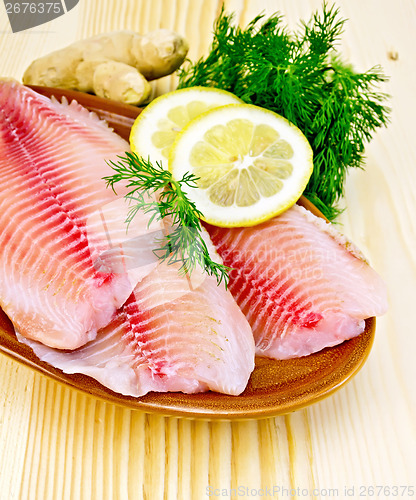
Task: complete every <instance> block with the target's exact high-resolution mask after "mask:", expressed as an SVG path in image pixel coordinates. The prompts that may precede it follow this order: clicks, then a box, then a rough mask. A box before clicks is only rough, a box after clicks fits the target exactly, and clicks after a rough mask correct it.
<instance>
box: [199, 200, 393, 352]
mask: <svg viewBox="0 0 416 500" xmlns="http://www.w3.org/2000/svg"><path fill="white" fill-rule="evenodd" d="M206 228H207V230H208V232H209V234H210V236H211V239H212V242H213V244H214V245H215V247H216V249H217V251H218V253H219V255H220V256H221V257H222V259H223V261H224V263H225V264H226V265H227V266H230V267H231V268H233V270H232V271H231V275H230V284H229V289H230V291H231V293H232V294H233V296H234V298H235V300H236V302H237V304H238V305H239V306H240V308H241V310H242V311H243V312H244V314H245V316H246V317H247V319H248V322H249V323H250V325H251V327H252V330H253V334H254V338H255V343H256V353H257V354H258V355H261V356H267V357H271V358H276V359H287V358H293V357H298V356H305V355H308V354H311V353H313V352H316V351H319V350H321V349H323V348H325V347H329V346H333V345H336V344H339V343H341V342H343V341H344V340H347V339H350V338H352V337H355V336H357V335H359V334H360V333H362V332H363V330H364V327H365V322H364V320H365V319H366V318H369V317H372V316H378V315H382V314H384V313H385V312H386V310H387V293H386V288H385V285H384V282H383V281H382V279H381V278H380V277H379V275H378V274H377V273H376V272H375V271H374V270H373V269H372V268H371V267H370V266H369V264H368V263H367V262H366V261H365V259H364V258H363V256H362V255H361V254H360V252H359V251H358V250H357V249H355V247H354V246H353V245H352V244H351V243H350V242H348V241H347V239H346V238H344V237H342V236H341V235H340V234H338V233H337V232H336V231H335V230H334V229H333V228H332V227H331V226H330V224H327V223H326V222H325V221H324V220H323V219H320V218H318V217H316V216H314V215H313V214H311V213H310V212H309V211H307V210H305V209H304V208H303V207H300V206H298V205H295V206H293V207H292V208H290V209H289V210H287V211H286V212H285V213H283V214H282V215H280V216H278V217H275V218H274V219H272V220H270V221H268V222H265V223H263V224H261V225H258V226H255V227H248V228H233V229H223V228H218V227H213V226H209V225H206Z"/></svg>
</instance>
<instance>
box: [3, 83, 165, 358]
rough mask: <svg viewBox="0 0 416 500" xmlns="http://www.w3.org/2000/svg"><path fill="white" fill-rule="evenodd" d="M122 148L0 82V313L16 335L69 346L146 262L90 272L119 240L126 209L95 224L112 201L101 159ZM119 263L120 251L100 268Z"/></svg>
mask: <svg viewBox="0 0 416 500" xmlns="http://www.w3.org/2000/svg"><path fill="white" fill-rule="evenodd" d="M128 150H129V146H128V143H127V142H126V141H124V140H123V139H122V138H120V137H119V136H118V135H117V134H115V133H114V132H112V130H111V129H110V128H108V126H107V125H106V124H105V123H104V122H103V121H101V120H99V119H98V117H97V116H96V115H94V114H92V113H90V112H88V111H87V110H86V109H84V108H83V107H82V106H80V105H79V104H78V103H76V102H75V101H73V102H72V103H71V104H68V103H67V102H64V103H58V102H57V101H51V100H50V99H48V98H46V97H44V96H41V95H39V94H37V93H36V92H34V91H32V90H31V89H28V88H27V87H24V86H23V85H21V84H19V83H18V82H16V81H13V80H6V79H0V174H1V178H2V187H1V190H0V241H1V242H2V246H1V248H0V306H1V307H2V309H3V310H4V311H5V313H6V314H7V315H8V316H9V318H10V319H11V321H12V322H13V324H14V326H15V328H16V329H17V330H18V331H19V332H20V333H21V334H22V335H24V336H26V337H28V338H32V339H34V340H38V341H40V342H44V343H45V344H47V345H49V346H51V347H55V348H59V349H75V348H78V347H79V346H81V345H83V344H85V343H86V342H88V341H90V340H92V339H93V338H94V337H95V336H96V334H97V330H98V329H100V328H102V327H104V326H105V325H106V324H108V323H109V322H110V321H111V320H112V318H113V316H114V314H115V313H116V311H117V309H118V308H119V307H120V306H121V305H122V304H123V303H124V301H125V300H126V299H127V298H128V296H129V295H130V294H131V291H132V290H133V289H134V286H135V284H136V283H137V280H139V279H141V277H142V276H143V275H145V274H147V272H149V271H150V269H151V268H153V267H154V266H155V265H156V259H154V262H153V263H148V265H147V266H144V268H143V269H140V268H137V266H136V269H131V270H128V269H121V270H120V266H119V265H118V267H117V266H116V265H115V266H114V268H112V266H111V265H109V264H108V262H107V264H106V268H105V269H104V271H105V272H102V271H100V267H99V265H98V264H99V263H100V258H101V256H102V255H103V254H104V253H105V252H108V250H113V252H114V248H118V247H120V245H121V243H122V241H123V240H126V225H125V217H126V214H127V212H128V206H127V204H125V207H124V209H120V207H118V208H119V209H120V210H118V211H117V212H116V211H115V210H112V214H113V215H112V217H113V220H112V229H111V230H110V231H108V230H107V228H106V227H104V226H105V224H104V225H103V223H102V221H101V219H102V213H103V211H104V212H106V213H107V215H106V217H107V218H109V216H108V212H109V210H108V207H110V208H111V204H112V203H117V196H116V194H115V193H113V192H112V190H111V189H108V188H106V185H105V181H104V180H102V177H104V176H105V175H111V174H112V173H113V171H112V169H111V167H110V166H109V165H108V164H107V161H108V160H111V159H116V157H117V155H120V154H124V153H125V152H126V151H128ZM118 194H125V188H121V190H120V192H119V193H118ZM118 203H119V201H118ZM116 213H117V215H115V214H116ZM143 217H145V219H146V220H145V222H143V224H141V227H144V228H146V225H147V222H148V219H147V216H144V215H143ZM100 221H101V222H100ZM144 231H147V229H144ZM154 231H155V229H154V228H153V227H152V228H151V229H149V233H153V232H154ZM124 257H125V255H124V254H123V248H121V247H120V251H118V252H117V251H116V252H115V257H114V256H113V257H112V262H110V264H111V263H115V261H117V264H120V262H123V259H124ZM116 267H117V269H116Z"/></svg>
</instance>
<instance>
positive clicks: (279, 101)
mask: <svg viewBox="0 0 416 500" xmlns="http://www.w3.org/2000/svg"><path fill="white" fill-rule="evenodd" d="M344 24H345V20H343V19H340V18H339V10H338V9H337V8H335V6H331V7H329V6H328V5H327V4H326V3H323V7H322V11H321V12H316V13H314V14H313V16H312V17H311V19H310V20H309V22H307V23H305V22H302V23H301V25H300V27H299V29H298V30H297V31H295V32H290V31H289V30H288V29H287V27H286V26H285V25H284V23H283V17H282V16H281V15H280V14H278V13H276V14H273V15H271V16H270V17H268V18H267V19H266V18H265V16H263V15H259V16H256V17H255V18H254V19H253V20H252V21H251V22H250V23H249V24H248V25H247V27H246V28H241V27H239V26H236V25H235V24H234V16H233V15H232V14H226V13H225V11H224V8H223V9H222V10H221V13H220V15H219V17H218V19H217V20H216V22H215V25H214V32H213V41H212V45H211V48H210V51H209V53H208V55H207V56H206V57H204V58H200V59H199V60H198V61H196V62H195V63H192V62H190V61H189V62H188V64H187V65H184V66H183V67H182V69H181V70H180V71H179V85H178V87H179V88H184V87H192V86H195V85H201V86H212V87H218V88H222V89H224V90H228V91H230V92H232V93H234V94H235V95H237V96H238V97H240V98H241V99H242V100H243V101H244V102H246V103H249V104H255V105H257V106H260V107H263V108H266V109H270V110H271V111H274V112H276V113H278V114H280V115H282V116H284V117H285V118H287V119H288V120H289V121H291V122H292V123H294V124H295V125H296V126H297V127H299V128H300V129H301V130H302V132H303V133H304V134H305V136H306V137H307V139H308V140H309V142H310V144H311V147H312V149H313V151H314V171H313V173H312V176H311V179H310V181H309V184H308V186H307V188H306V190H305V193H304V194H305V196H307V197H309V199H310V200H311V201H312V202H314V200H315V202H316V203H317V204H318V205H319V208H320V209H321V211H322V212H323V213H324V214H325V215H326V216H327V217H328V218H329V219H330V220H332V219H333V218H334V217H336V215H337V214H338V213H339V209H338V208H337V203H338V201H339V199H340V198H341V197H342V195H343V189H344V182H345V177H346V172H347V169H348V168H354V167H362V166H363V163H364V147H365V144H366V143H367V142H369V141H370V139H371V137H372V135H373V133H374V131H375V130H376V129H377V128H379V127H382V126H385V125H386V124H387V123H388V116H389V112H390V109H389V108H388V107H387V106H386V105H385V102H386V100H387V99H388V96H387V95H386V94H384V93H381V92H379V91H378V86H379V85H380V84H381V83H383V82H385V81H386V77H385V76H384V75H383V72H382V70H381V68H380V67H375V68H372V69H370V70H369V71H367V72H364V73H359V72H355V71H354V69H353V68H352V67H351V66H350V65H348V64H346V63H344V62H343V61H342V60H341V58H340V56H339V55H338V53H337V50H336V45H337V43H338V42H339V40H340V38H341V35H342V33H343V29H344Z"/></svg>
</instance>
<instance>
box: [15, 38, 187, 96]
mask: <svg viewBox="0 0 416 500" xmlns="http://www.w3.org/2000/svg"><path fill="white" fill-rule="evenodd" d="M188 48H189V47H188V43H187V41H186V40H185V39H184V38H183V37H181V36H180V35H178V34H177V33H175V32H174V31H170V30H165V29H160V30H156V31H153V32H150V33H148V34H146V35H140V34H138V33H135V32H133V31H117V32H113V33H106V34H102V35H97V36H94V37H91V38H87V39H84V40H80V41H79V42H75V43H73V44H71V45H69V46H68V47H65V48H63V49H60V50H57V51H55V52H52V53H50V54H48V55H46V56H44V57H41V58H39V59H36V60H35V61H33V62H32V64H31V65H30V66H29V67H28V68H27V69H26V71H25V72H24V75H23V83H24V84H25V85H45V86H47V87H58V88H64V89H72V90H79V91H81V92H92V93H94V94H96V95H98V96H100V97H106V98H109V99H113V100H116V101H119V102H124V103H127V104H133V105H139V104H143V103H145V102H146V101H147V100H148V99H149V97H150V94H151V87H150V84H149V83H148V80H154V79H156V78H161V77H162V76H166V75H169V74H171V73H173V72H174V71H175V70H176V69H177V68H179V66H180V65H181V64H182V63H183V61H184V59H185V57H186V54H187V53H188Z"/></svg>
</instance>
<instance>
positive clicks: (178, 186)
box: [104, 152, 229, 287]
mask: <svg viewBox="0 0 416 500" xmlns="http://www.w3.org/2000/svg"><path fill="white" fill-rule="evenodd" d="M118 159H119V160H118V161H112V160H110V161H108V164H109V165H110V166H111V168H112V169H113V170H114V172H115V173H114V174H113V175H110V176H107V177H104V180H105V181H106V183H107V187H111V188H112V190H113V191H114V192H116V191H115V185H116V184H117V183H118V182H121V181H124V182H125V185H126V187H127V188H128V190H129V191H128V193H127V194H126V195H125V198H126V199H127V200H129V201H130V202H131V208H130V210H129V212H128V216H127V219H126V223H127V228H128V225H129V224H130V223H131V222H132V220H133V219H134V217H135V215H136V214H137V212H139V211H140V210H141V211H143V212H144V213H147V214H150V219H149V223H148V225H150V224H151V223H152V222H153V221H154V220H162V219H165V218H167V219H168V220H169V231H166V234H165V235H164V237H163V239H161V241H160V245H161V246H160V247H159V248H156V249H155V250H154V254H155V255H156V256H157V257H158V258H159V259H161V260H162V261H167V262H168V264H173V263H180V264H181V266H180V269H179V270H180V272H181V274H183V275H185V274H187V273H191V272H192V271H193V270H194V269H195V267H196V266H197V265H199V266H200V267H201V268H202V269H203V270H204V271H205V272H206V273H207V274H209V275H212V276H215V278H216V279H217V283H218V285H219V284H220V283H221V282H222V281H223V282H224V284H225V286H226V287H227V285H228V278H229V277H228V272H229V268H228V267H227V266H224V265H223V264H220V263H218V262H215V261H214V260H212V259H211V256H210V254H209V251H208V248H207V245H206V243H205V241H204V238H203V236H202V228H201V222H200V218H201V216H202V214H201V212H200V211H199V210H198V209H197V208H196V206H195V204H194V203H193V202H192V201H191V200H189V198H188V197H187V196H186V194H185V193H184V192H183V190H182V186H183V185H188V186H190V187H196V184H195V181H196V177H195V176H194V175H193V174H189V173H186V174H185V175H184V176H183V177H182V179H181V180H179V181H177V180H175V179H173V177H172V174H171V173H170V172H169V171H168V170H165V169H164V168H163V167H162V165H160V164H159V163H156V165H153V164H152V163H151V162H150V161H149V160H145V159H144V158H142V157H140V156H138V155H137V154H135V153H130V152H126V154H125V156H118ZM153 195H156V196H153Z"/></svg>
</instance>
